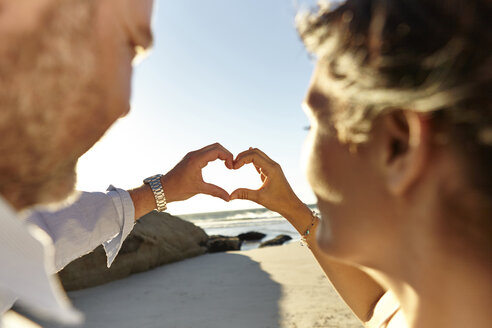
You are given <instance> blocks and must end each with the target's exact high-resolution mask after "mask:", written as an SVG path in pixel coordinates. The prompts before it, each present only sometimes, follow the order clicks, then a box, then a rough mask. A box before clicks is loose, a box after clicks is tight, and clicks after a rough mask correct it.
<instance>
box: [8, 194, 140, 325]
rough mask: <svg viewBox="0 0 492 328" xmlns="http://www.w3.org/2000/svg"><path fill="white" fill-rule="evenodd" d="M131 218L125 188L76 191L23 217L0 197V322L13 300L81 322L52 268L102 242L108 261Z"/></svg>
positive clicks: (37, 311) (70, 321) (128, 229)
mask: <svg viewBox="0 0 492 328" xmlns="http://www.w3.org/2000/svg"><path fill="white" fill-rule="evenodd" d="M134 224H135V209H134V207H133V202H132V200H131V198H130V195H129V194H128V192H126V191H125V190H122V189H116V188H114V187H113V186H110V187H109V188H108V192H106V193H97V192H96V193H87V192H82V193H80V197H79V198H78V199H77V200H76V201H75V202H74V203H72V204H71V205H70V206H68V207H65V208H62V209H60V210H57V211H55V212H50V211H47V210H44V211H42V210H36V211H32V212H30V213H29V214H28V217H27V219H25V220H22V219H21V218H19V216H18V215H17V214H16V213H15V211H14V210H13V209H12V208H11V207H10V206H9V204H7V203H6V202H5V201H4V200H3V199H2V198H1V197H0V264H1V266H0V327H2V319H1V318H2V317H3V315H4V313H5V312H6V311H7V310H8V309H10V308H11V307H12V305H13V304H14V302H16V301H17V302H18V304H19V305H21V306H22V307H24V308H26V309H28V310H29V311H30V312H32V313H33V314H35V315H38V316H41V317H43V318H46V319H51V320H56V321H58V322H61V323H64V324H74V323H80V321H81V320H82V315H81V314H80V313H79V312H78V311H77V310H75V309H74V308H73V307H72V305H71V304H70V302H69V300H68V298H67V296H66V294H65V292H64V291H63V288H62V287H61V284H60V283H59V281H58V279H57V277H56V276H55V275H54V273H56V272H58V271H59V270H61V269H62V268H63V267H64V266H65V265H67V264H68V263H70V262H71V261H73V260H74V259H76V258H78V257H80V256H82V255H85V254H87V253H89V252H91V251H92V250H94V249H95V248H96V247H97V246H99V245H101V244H102V245H103V246H104V249H105V251H106V254H107V257H108V267H109V266H110V265H111V263H112V262H113V260H114V258H115V257H116V255H117V254H118V252H119V250H120V248H121V245H122V244H123V241H124V240H125V238H126V237H127V236H128V235H129V233H130V232H131V230H132V229H133V226H134Z"/></svg>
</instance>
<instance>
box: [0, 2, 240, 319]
mask: <svg viewBox="0 0 492 328" xmlns="http://www.w3.org/2000/svg"><path fill="white" fill-rule="evenodd" d="M152 6H153V0H38V1H30V0H0V39H1V40H2V42H1V44H0V133H1V141H0V154H1V158H2V159H1V160H0V194H1V198H0V222H1V225H2V229H1V230H0V261H1V263H2V266H1V269H0V315H3V314H4V313H5V312H6V311H7V310H8V309H9V308H10V307H11V306H12V305H13V303H14V302H15V301H18V304H20V305H22V306H24V307H26V308H27V309H28V310H29V311H30V312H32V313H33V314H37V315H41V316H43V317H45V318H48V319H53V320H58V321H61V322H65V323H76V322H79V321H80V319H81V316H80V314H79V313H78V312H77V311H75V310H74V309H73V308H72V307H71V305H70V304H69V302H68V300H67V299H66V296H65V294H64V292H63V290H62V289H61V287H60V285H59V283H58V282H57V281H56V278H54V277H53V276H52V274H53V273H55V272H56V271H58V270H60V269H61V268H63V266H65V265H66V264H67V263H69V262H70V261H72V260H73V259H75V258H77V257H79V256H81V255H83V254H85V253H87V252H90V251H91V250H92V249H94V248H95V247H97V246H98V245H100V244H104V246H105V249H106V252H107V254H108V265H110V264H111V262H112V260H113V259H114V257H115V256H116V254H117V253H118V251H119V248H120V247H121V244H122V242H123V241H124V239H125V238H126V236H127V235H128V234H129V233H130V231H131V229H132V227H133V224H134V222H135V219H136V218H139V217H141V216H142V215H144V214H146V213H147V212H149V211H151V210H153V209H158V210H160V211H162V210H164V209H165V207H166V202H167V203H169V202H172V201H178V200H185V199H187V198H190V197H192V196H193V195H195V194H197V193H205V194H210V195H213V196H216V197H220V198H222V199H224V200H225V201H228V200H229V195H228V194H227V193H226V192H225V191H224V190H222V189H221V188H219V187H217V186H214V185H211V184H207V183H205V182H204V181H203V178H202V175H201V169H202V168H203V167H204V166H205V165H206V164H207V163H208V162H210V161H213V160H216V159H221V160H224V161H225V163H226V166H227V167H228V168H232V162H233V158H232V154H231V153H230V152H228V151H227V150H225V149H224V148H223V147H222V146H220V145H219V144H214V145H210V146H208V147H205V148H203V149H200V150H198V151H195V152H191V153H189V154H188V155H186V156H185V158H184V159H183V160H182V161H181V162H180V163H179V164H178V165H177V166H176V167H175V168H174V169H173V170H171V171H170V172H169V173H168V174H166V175H164V176H155V177H151V178H150V179H146V181H145V183H144V184H143V185H142V186H141V187H138V188H136V189H133V190H130V191H128V192H127V191H124V190H121V189H117V188H114V187H112V186H111V187H110V188H109V189H108V192H107V193H82V194H81V195H80V197H79V198H78V199H77V200H76V202H75V203H74V204H73V205H71V206H70V207H67V208H64V209H61V210H59V211H58V212H55V213H51V212H48V211H44V212H34V213H31V214H30V216H29V218H28V219H27V220H26V221H25V222H22V221H21V220H20V219H19V218H18V213H19V212H21V211H22V210H24V209H26V208H29V207H31V206H33V205H36V204H46V203H53V202H57V201H60V200H63V199H65V198H66V197H67V196H68V195H70V194H71V193H72V191H73V187H74V183H75V165H76V163H77V159H78V158H79V157H80V156H81V155H82V154H83V153H85V152H86V151H87V150H88V149H89V148H90V147H91V146H92V145H93V144H94V143H95V142H96V141H97V140H98V139H99V138H100V137H101V136H102V135H103V134H104V132H105V131H106V130H107V129H108V128H109V127H110V126H111V124H112V123H114V121H115V120H117V119H118V118H119V117H121V116H124V115H125V114H126V113H127V112H128V110H129V97H130V81H131V75H132V61H133V59H134V57H135V56H136V54H137V52H138V51H137V50H139V49H148V48H149V47H150V46H151V44H152V33H151V27H150V23H151V16H152ZM149 160H151V156H150V155H149ZM164 195H165V196H164ZM53 246H54V247H53ZM17 319H18V318H16V320H17ZM1 321H2V320H1V319H0V326H1V325H2V323H1ZM5 321H7V323H6V322H5ZM11 323H12V321H9V320H4V325H9V324H11Z"/></svg>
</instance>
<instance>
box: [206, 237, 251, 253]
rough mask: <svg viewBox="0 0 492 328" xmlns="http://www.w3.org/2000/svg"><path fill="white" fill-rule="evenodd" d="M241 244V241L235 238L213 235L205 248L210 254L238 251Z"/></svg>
mask: <svg viewBox="0 0 492 328" xmlns="http://www.w3.org/2000/svg"><path fill="white" fill-rule="evenodd" d="M242 243H243V241H242V240H240V239H239V238H237V237H227V236H221V235H214V236H210V237H209V238H208V241H207V248H208V251H209V252H210V253H217V252H226V251H238V250H240V249H241V244H242Z"/></svg>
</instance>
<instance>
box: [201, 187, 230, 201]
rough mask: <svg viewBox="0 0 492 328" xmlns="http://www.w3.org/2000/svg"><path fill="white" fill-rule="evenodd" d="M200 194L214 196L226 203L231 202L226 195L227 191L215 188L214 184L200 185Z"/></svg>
mask: <svg viewBox="0 0 492 328" xmlns="http://www.w3.org/2000/svg"><path fill="white" fill-rule="evenodd" d="M201 189H202V191H201V192H202V194H207V195H210V196H214V197H218V198H222V199H223V200H224V201H226V202H228V201H230V200H231V198H230V196H229V194H228V193H227V191H225V190H224V189H222V188H220V187H217V186H216V185H214V184H211V183H204V184H203V185H202V188H201Z"/></svg>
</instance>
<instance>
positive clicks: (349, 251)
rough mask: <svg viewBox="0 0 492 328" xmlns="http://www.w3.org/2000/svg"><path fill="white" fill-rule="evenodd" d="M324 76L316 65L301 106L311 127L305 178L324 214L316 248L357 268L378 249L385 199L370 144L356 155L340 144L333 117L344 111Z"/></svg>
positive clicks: (382, 227) (325, 69) (358, 148)
mask: <svg viewBox="0 0 492 328" xmlns="http://www.w3.org/2000/svg"><path fill="white" fill-rule="evenodd" d="M325 74H327V68H326V67H325V66H324V65H323V64H318V66H317V68H316V70H315V73H314V75H313V78H312V83H311V86H310V88H309V91H308V94H307V96H306V102H305V104H304V105H305V111H306V113H307V115H308V117H309V119H310V122H311V130H310V133H309V136H308V140H307V142H306V147H307V150H308V155H307V167H306V174H307V177H308V180H309V183H310V185H311V188H312V189H313V191H314V193H315V195H316V197H317V199H318V208H319V210H320V212H321V215H322V221H321V224H320V228H319V230H318V243H319V245H320V247H321V248H322V249H323V250H324V251H325V252H327V253H329V254H331V255H334V256H338V257H342V258H345V259H350V260H353V261H357V262H359V263H360V262H363V261H365V260H366V259H367V252H377V251H378V249H377V248H378V247H380V246H381V243H379V242H378V240H379V238H381V237H382V234H384V232H385V228H384V226H385V222H387V221H386V219H387V214H388V215H389V213H385V210H384V208H385V201H386V200H387V194H386V193H385V190H384V188H383V186H382V177H381V175H380V172H378V170H377V167H378V165H377V163H375V161H377V158H378V156H377V154H375V153H376V150H375V148H374V146H373V141H374V140H370V141H369V142H368V143H366V144H364V145H359V146H358V147H357V149H356V150H355V149H354V148H353V147H351V146H350V145H349V144H346V143H342V142H341V141H340V140H339V139H338V137H337V132H336V130H335V128H334V126H333V113H334V111H335V108H338V110H340V108H342V109H341V110H343V107H340V106H341V105H339V104H336V103H335V102H336V99H333V98H332V97H330V96H329V94H330V88H329V86H328V84H327V83H326V77H325ZM376 138H377V137H376ZM370 248H372V249H370Z"/></svg>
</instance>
